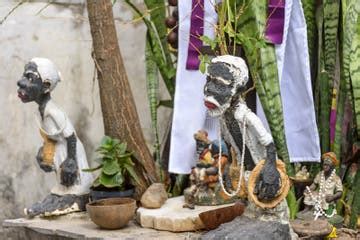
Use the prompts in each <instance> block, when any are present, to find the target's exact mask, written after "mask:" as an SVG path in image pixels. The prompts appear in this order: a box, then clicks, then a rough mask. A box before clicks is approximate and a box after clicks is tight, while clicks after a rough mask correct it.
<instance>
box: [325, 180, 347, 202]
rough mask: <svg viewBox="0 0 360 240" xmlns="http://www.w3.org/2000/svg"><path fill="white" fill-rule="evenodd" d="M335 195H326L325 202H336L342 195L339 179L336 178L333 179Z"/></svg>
mask: <svg viewBox="0 0 360 240" xmlns="http://www.w3.org/2000/svg"><path fill="white" fill-rule="evenodd" d="M335 182H336V183H335V184H336V185H335V194H334V195H327V196H326V197H325V198H326V199H325V200H326V202H332V201H337V200H339V199H340V198H341V196H342V193H343V186H342V182H341V179H340V178H339V177H338V176H336V178H335Z"/></svg>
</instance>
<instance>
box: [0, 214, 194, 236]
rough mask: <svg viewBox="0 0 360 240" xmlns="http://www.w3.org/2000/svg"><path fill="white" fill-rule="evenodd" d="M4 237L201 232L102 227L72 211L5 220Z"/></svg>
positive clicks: (167, 234)
mask: <svg viewBox="0 0 360 240" xmlns="http://www.w3.org/2000/svg"><path fill="white" fill-rule="evenodd" d="M3 229H4V235H5V236H4V238H1V239H12V240H17V239H29V240H32V239H34V240H35V239H36V240H43V239H56V240H58V239H59V240H60V239H61V240H62V239H87V240H90V239H92V240H93V239H97V240H102V239H130V238H131V239H193V238H198V237H199V236H200V234H199V233H188V232H184V233H172V232H166V231H157V230H154V229H148V228H142V227H140V226H139V225H138V224H137V223H136V222H135V221H131V222H130V223H129V224H128V225H127V226H126V227H125V228H123V229H119V230H102V229H100V228H99V227H98V226H96V225H95V224H94V223H93V222H92V221H91V220H90V218H89V217H88V215H87V213H84V212H82V213H72V214H68V215H66V216H59V217H56V218H40V217H36V218H33V219H25V218H19V219H11V220H5V221H4V223H3Z"/></svg>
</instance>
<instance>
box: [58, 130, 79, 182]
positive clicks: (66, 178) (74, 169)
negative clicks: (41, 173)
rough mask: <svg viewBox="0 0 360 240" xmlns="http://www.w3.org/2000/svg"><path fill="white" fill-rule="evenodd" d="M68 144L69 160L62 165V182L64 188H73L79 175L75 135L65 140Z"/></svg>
mask: <svg viewBox="0 0 360 240" xmlns="http://www.w3.org/2000/svg"><path fill="white" fill-rule="evenodd" d="M65 139H66V144H67V158H66V160H65V161H64V162H63V163H62V164H61V165H60V171H61V172H60V180H61V184H63V185H64V186H67V187H69V186H71V185H73V184H74V183H75V181H76V178H77V175H78V165H77V161H76V141H77V139H76V135H75V133H73V134H72V135H70V136H69V137H67V138H65Z"/></svg>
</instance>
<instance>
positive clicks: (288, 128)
mask: <svg viewBox="0 0 360 240" xmlns="http://www.w3.org/2000/svg"><path fill="white" fill-rule="evenodd" d="M275 51H276V59H277V67H278V75H279V79H280V92H281V98H282V105H283V112H284V125H285V135H286V143H287V147H288V151H289V156H290V161H291V162H319V161H320V155H321V154H320V142H319V133H318V129H317V125H316V119H315V110H314V103H313V94H312V86H311V75H310V63H309V53H308V42H307V32H306V21H305V17H304V12H303V9H302V6H301V1H300V0H286V5H285V25H284V36H283V43H282V44H279V45H275ZM257 109H258V110H257V114H258V115H259V117H260V118H261V119H262V120H263V122H266V118H265V115H264V113H263V109H262V108H261V103H260V101H259V99H257ZM265 125H267V123H266V124H265Z"/></svg>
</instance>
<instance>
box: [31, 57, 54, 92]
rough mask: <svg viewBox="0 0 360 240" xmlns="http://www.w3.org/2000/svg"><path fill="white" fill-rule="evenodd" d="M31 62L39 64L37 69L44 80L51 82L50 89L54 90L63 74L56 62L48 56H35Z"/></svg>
mask: <svg viewBox="0 0 360 240" xmlns="http://www.w3.org/2000/svg"><path fill="white" fill-rule="evenodd" d="M30 62H34V63H35V64H36V65H37V70H38V72H39V74H40V77H41V79H42V81H43V82H48V83H49V84H50V87H49V91H52V90H53V89H54V88H55V87H56V85H57V83H58V82H60V81H61V74H60V72H59V71H58V70H57V68H56V66H55V64H54V63H53V62H52V61H50V60H49V59H47V58H33V59H31V60H30Z"/></svg>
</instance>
